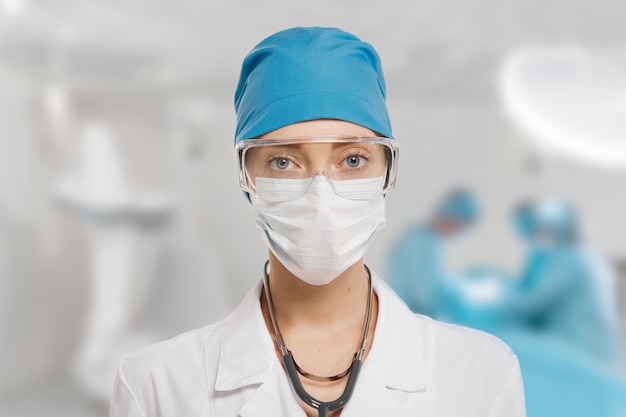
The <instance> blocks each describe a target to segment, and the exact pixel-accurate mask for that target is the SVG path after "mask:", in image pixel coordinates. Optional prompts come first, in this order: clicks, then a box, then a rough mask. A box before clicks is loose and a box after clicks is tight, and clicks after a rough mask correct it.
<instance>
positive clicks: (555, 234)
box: [513, 199, 579, 243]
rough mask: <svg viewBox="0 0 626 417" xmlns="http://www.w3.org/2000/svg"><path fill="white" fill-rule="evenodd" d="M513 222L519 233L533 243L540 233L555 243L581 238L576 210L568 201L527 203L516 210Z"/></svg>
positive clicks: (550, 200) (549, 200) (569, 241)
mask: <svg viewBox="0 0 626 417" xmlns="http://www.w3.org/2000/svg"><path fill="white" fill-rule="evenodd" d="M513 220H514V223H515V226H516V227H517V230H518V232H519V233H520V234H521V235H522V237H523V238H524V239H526V240H528V241H530V242H531V243H532V242H533V241H534V240H535V238H536V237H537V236H538V235H539V234H540V233H541V234H542V235H545V234H549V235H550V236H552V238H553V240H554V242H555V243H571V242H574V241H576V240H577V239H578V237H579V225H578V215H577V212H576V208H575V207H574V205H573V204H572V203H570V202H569V201H566V200H561V199H546V200H540V201H526V202H524V203H522V204H520V205H519V206H518V207H517V208H516V210H515V212H514V218H513Z"/></svg>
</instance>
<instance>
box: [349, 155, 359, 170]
mask: <svg viewBox="0 0 626 417" xmlns="http://www.w3.org/2000/svg"><path fill="white" fill-rule="evenodd" d="M361 159H362V157H361V156H359V155H352V156H349V157H347V158H346V164H347V165H348V166H349V167H350V168H357V167H358V166H359V165H361Z"/></svg>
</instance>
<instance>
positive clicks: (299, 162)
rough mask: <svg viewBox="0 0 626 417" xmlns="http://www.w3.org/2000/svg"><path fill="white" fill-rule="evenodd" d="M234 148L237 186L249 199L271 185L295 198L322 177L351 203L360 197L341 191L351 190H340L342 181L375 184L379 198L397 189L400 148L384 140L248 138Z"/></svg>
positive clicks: (386, 139) (343, 182)
mask: <svg viewBox="0 0 626 417" xmlns="http://www.w3.org/2000/svg"><path fill="white" fill-rule="evenodd" d="M236 149H237V154H238V158H239V177H240V184H241V187H242V189H243V190H244V191H246V192H248V193H251V194H253V195H257V194H258V193H259V191H261V190H260V188H261V189H262V184H267V182H268V181H272V180H274V183H275V184H284V185H285V186H286V187H289V188H290V192H288V193H285V197H284V198H285V199H295V198H299V197H301V196H302V195H304V194H305V193H306V192H307V190H308V189H309V185H310V184H311V183H312V182H313V179H314V178H315V177H317V176H320V175H323V176H325V177H327V178H328V179H329V180H330V183H331V184H332V186H333V189H334V191H335V192H336V193H337V194H339V195H341V196H342V197H346V198H351V199H354V198H359V197H356V196H355V195H354V194H353V193H349V192H348V193H344V192H343V191H342V190H345V189H347V188H350V187H343V186H342V184H347V183H346V182H350V183H352V182H354V181H355V180H366V179H369V180H373V179H376V183H380V184H381V185H380V189H379V193H378V195H380V194H384V193H386V192H387V191H389V190H390V189H391V188H393V186H394V185H395V178H396V162H397V154H398V147H397V145H396V143H395V141H393V140H391V139H388V138H360V137H356V138H355V137H349V138H344V137H321V138H309V137H307V138H294V139H289V140H285V139H280V140H279V139H248V140H244V141H241V142H239V143H238V144H237V148H236ZM275 180H278V181H275ZM283 180H294V181H293V184H291V183H292V181H283ZM294 190H298V192H294ZM344 194H345V195H344ZM360 198H365V197H360Z"/></svg>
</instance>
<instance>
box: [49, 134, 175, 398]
mask: <svg viewBox="0 0 626 417" xmlns="http://www.w3.org/2000/svg"><path fill="white" fill-rule="evenodd" d="M78 139H79V140H78V144H79V154H78V169H77V170H76V172H75V173H73V174H67V176H65V177H64V178H63V179H62V180H61V181H60V182H59V188H58V190H57V193H58V199H59V202H60V203H61V204H63V205H64V206H65V207H66V208H68V209H69V210H71V212H73V213H74V214H76V215H77V216H78V218H79V219H81V220H82V222H83V224H84V225H85V226H86V228H87V232H88V235H89V240H90V243H91V256H90V276H89V279H90V292H89V301H90V309H89V314H88V319H87V322H86V326H85V328H86V333H85V337H84V339H83V342H82V345H81V347H80V349H79V352H78V357H77V360H76V363H75V365H74V373H75V375H76V376H77V378H78V380H79V381H80V383H81V385H82V387H83V388H85V389H86V390H87V391H88V392H90V393H91V394H92V395H93V396H94V397H95V398H98V399H102V400H105V399H107V398H108V396H109V395H110V390H111V383H112V380H113V376H114V373H115V369H116V368H117V366H118V364H119V363H120V361H121V360H122V359H123V357H124V356H125V355H127V354H129V353H131V352H132V351H134V350H137V349H139V348H140V347H142V346H145V345H147V344H148V343H151V342H154V341H155V340H156V339H157V336H156V335H154V334H147V333H146V334H141V333H138V332H137V331H136V330H134V329H133V325H134V324H135V323H134V321H135V320H136V316H137V314H138V313H140V312H141V311H142V310H145V308H146V303H147V300H146V297H147V296H149V295H150V294H151V291H150V287H151V284H152V281H153V279H152V275H153V271H149V270H148V271H143V273H142V271H141V270H140V269H138V265H137V260H138V259H140V258H138V253H137V250H138V245H140V244H141V243H142V242H141V241H140V239H139V238H138V235H137V234H136V233H135V232H133V229H132V226H133V225H138V226H140V227H149V228H151V229H157V228H160V227H162V226H164V225H165V224H166V223H167V221H168V220H169V217H170V214H171V207H170V204H171V203H170V202H169V201H168V200H167V198H166V197H165V196H159V195H153V196H150V195H148V196H147V197H143V198H141V197H139V198H141V199H137V197H136V195H137V193H136V192H135V191H134V190H132V187H131V185H130V180H129V178H128V174H127V173H126V169H125V167H124V164H123V160H122V155H121V153H120V149H119V147H118V145H117V138H116V136H115V133H114V132H113V130H112V129H110V128H108V127H107V126H106V125H103V124H101V123H99V124H97V123H93V122H92V123H90V124H87V125H86V126H85V127H84V128H83V129H82V130H81V131H80V132H79V138H78ZM143 243H144V244H145V242H143Z"/></svg>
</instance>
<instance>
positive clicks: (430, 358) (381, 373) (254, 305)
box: [111, 28, 525, 417]
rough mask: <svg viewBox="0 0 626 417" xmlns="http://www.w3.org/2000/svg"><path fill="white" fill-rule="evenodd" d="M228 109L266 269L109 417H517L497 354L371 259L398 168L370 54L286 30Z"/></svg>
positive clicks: (332, 38)
mask: <svg viewBox="0 0 626 417" xmlns="http://www.w3.org/2000/svg"><path fill="white" fill-rule="evenodd" d="M235 108H236V113H237V130H236V135H235V147H236V151H237V155H238V158H239V175H240V182H241V187H242V189H243V191H244V192H245V194H246V195H247V196H248V199H249V200H250V202H251V207H252V210H253V212H254V216H255V219H256V223H257V225H258V226H259V229H260V231H261V235H262V237H263V239H264V240H265V242H266V244H267V246H268V248H269V260H268V262H267V264H265V265H259V283H258V285H256V286H255V287H254V288H253V289H252V290H251V291H250V293H249V294H248V295H247V297H246V298H245V299H244V300H243V302H242V303H241V304H240V305H239V307H238V308H237V309H236V310H235V311H234V312H233V313H232V314H231V315H230V316H229V317H228V318H226V319H225V320H223V321H221V322H219V323H217V324H214V325H210V326H207V327H204V328H202V329H199V330H195V331H192V332H189V333H186V334H183V335H181V336H178V337H176V338H174V339H172V340H169V341H166V342H162V343H159V344H156V345H152V346H149V347H147V348H145V349H143V350H142V351H140V352H138V353H136V354H134V355H132V356H131V357H129V358H127V359H126V360H125V361H124V362H123V363H122V364H121V366H120V367H119V370H118V373H117V378H116V382H115V386H114V393H113V399H112V406H111V416H113V417H135V416H136V417H139V416H143V417H157V416H158V417H171V416H186V417H192V416H215V417H230V416H250V417H252V416H271V417H275V416H290V417H292V416H305V415H306V416H315V417H317V416H337V415H341V416H344V417H345V416H359V417H360V416H375V415H381V416H383V415H384V416H450V417H457V416H461V415H462V416H465V417H470V416H476V417H478V416H480V417H496V416H501V417H519V416H524V415H525V408H524V399H523V389H522V380H521V376H520V370H519V366H518V362H517V358H516V356H515V355H514V354H513V353H512V352H511V350H510V349H509V348H508V347H507V346H506V345H505V344H504V343H502V342H500V341H499V340H497V339H496V338H494V337H491V336H488V335H487V334H484V333H479V332H477V331H473V330H469V329H464V328H460V327H455V326H452V325H446V324H442V323H439V322H436V321H433V320H431V319H429V318H427V317H425V316H419V315H415V314H413V313H412V312H411V311H410V310H409V309H408V308H407V307H406V305H405V304H404V303H403V302H402V301H401V300H400V299H399V298H398V297H397V296H396V295H395V294H394V293H393V292H392V291H391V290H390V289H389V288H388V287H387V286H386V285H385V284H384V283H383V281H382V280H381V279H379V278H377V277H376V276H375V275H374V273H373V272H372V271H370V270H369V268H367V266H366V264H365V263H364V262H363V255H364V252H365V249H366V247H367V245H368V244H369V242H370V241H371V239H372V236H373V235H374V234H375V232H376V231H377V230H378V229H380V228H381V227H383V226H384V224H385V195H386V193H387V192H389V191H390V190H391V189H392V188H393V186H394V182H395V174H396V164H397V157H398V147H397V145H396V143H395V141H394V139H393V135H392V132H391V126H390V122H389V117H388V113H387V107H386V104H385V82H384V79H383V73H382V68H381V63H380V60H379V57H378V55H377V53H376V51H375V50H374V49H373V48H372V46H371V45H369V44H368V43H365V42H362V41H361V40H359V39H358V38H357V37H355V36H354V35H351V34H349V33H346V32H344V31H341V30H338V29H330V28H293V29H288V30H284V31H281V32H278V33H276V34H274V35H272V36H270V37H268V38H267V39H265V40H263V41H262V42H261V43H259V44H258V45H257V46H256V47H255V48H254V49H253V50H252V51H251V52H250V53H249V54H248V56H247V57H246V58H245V60H244V62H243V66H242V70H241V77H240V80H239V84H238V86H237V90H236V93H235Z"/></svg>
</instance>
